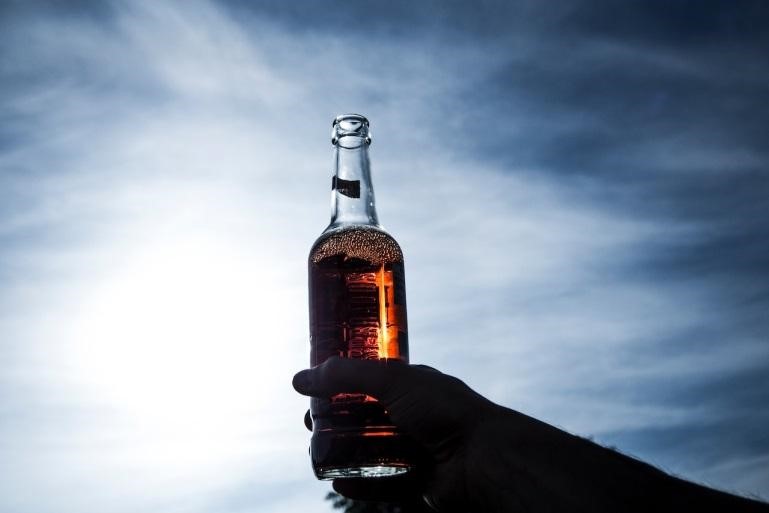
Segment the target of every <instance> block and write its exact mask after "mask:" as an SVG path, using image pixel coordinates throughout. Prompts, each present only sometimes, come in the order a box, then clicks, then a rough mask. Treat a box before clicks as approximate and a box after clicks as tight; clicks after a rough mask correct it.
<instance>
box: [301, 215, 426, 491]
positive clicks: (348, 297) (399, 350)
mask: <svg viewBox="0 0 769 513" xmlns="http://www.w3.org/2000/svg"><path fill="white" fill-rule="evenodd" d="M309 275H310V284H309V285H310V336H311V341H312V344H311V356H310V359H311V363H312V365H313V366H314V365H318V364H320V363H323V361H325V360H326V359H327V358H329V357H330V356H335V355H336V356H341V357H344V358H367V359H399V360H404V361H408V331H407V326H406V293H405V279H404V274H403V255H402V253H401V249H400V247H399V246H398V243H397V242H395V240H394V239H393V238H392V237H391V236H390V235H388V234H387V233H385V232H383V231H381V230H378V229H376V228H371V227H365V226H360V227H346V228H341V229H339V230H336V231H332V232H330V233H326V234H324V235H323V236H321V237H320V238H319V239H318V241H317V242H316V243H315V245H314V246H313V248H312V251H311V252H310V258H309ZM311 412H312V419H313V432H314V434H313V439H312V443H311V451H310V452H311V457H312V463H313V468H314V469H315V471H316V474H317V475H318V477H321V478H328V479H330V478H335V477H356V476H367V475H394V474H398V473H401V472H404V471H406V470H408V468H409V467H410V466H411V462H410V461H409V454H410V451H411V449H410V444H409V441H408V440H404V437H403V436H402V435H401V434H400V433H399V432H398V430H397V429H396V428H395V426H393V425H392V422H391V421H390V419H389V418H388V416H387V413H386V412H385V410H384V408H383V407H382V406H381V405H380V404H379V402H378V401H376V400H375V399H374V398H372V397H369V396H366V395H364V394H340V395H337V396H335V397H333V398H331V399H330V400H325V399H313V400H312V403H311Z"/></svg>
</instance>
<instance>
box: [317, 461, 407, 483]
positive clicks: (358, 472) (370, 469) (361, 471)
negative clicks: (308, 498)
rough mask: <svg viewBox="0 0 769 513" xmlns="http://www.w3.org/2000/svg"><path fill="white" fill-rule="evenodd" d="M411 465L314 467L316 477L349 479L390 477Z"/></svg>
mask: <svg viewBox="0 0 769 513" xmlns="http://www.w3.org/2000/svg"><path fill="white" fill-rule="evenodd" d="M411 468H412V467H411V465H371V466H365V467H338V468H333V467H332V468H322V467H321V468H316V469H315V475H316V476H317V478H318V479H320V480H323V481H326V480H330V479H350V478H356V477H359V478H360V477H364V478H376V477H391V476H399V475H402V474H405V473H407V472H409V471H410V470H411Z"/></svg>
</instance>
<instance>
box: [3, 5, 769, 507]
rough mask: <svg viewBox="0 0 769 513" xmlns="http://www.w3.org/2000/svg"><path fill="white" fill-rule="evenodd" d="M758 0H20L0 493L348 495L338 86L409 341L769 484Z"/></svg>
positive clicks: (544, 412)
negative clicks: (355, 132)
mask: <svg viewBox="0 0 769 513" xmlns="http://www.w3.org/2000/svg"><path fill="white" fill-rule="evenodd" d="M767 21H769V6H767V4H766V3H765V2H760V1H756V2H749V1H735V2H710V1H698V2H688V1H681V0H672V1H668V2H664V3H663V2H636V1H628V2H585V1H577V2H568V3H567V2H559V3H551V2H547V3H545V2H536V1H533V0H530V1H514V2H501V1H498V2H497V1H479V2H472V3H471V2H456V1H442V2H439V1H421V2H400V1H396V2H376V3H375V2H322V3H321V2H311V1H295V2H280V1H265V2H254V3H252V2H240V1H234V0H233V1H220V2H213V1H203V0H192V1H186V2H181V1H178V2H165V3H160V2H150V1H142V0H138V1H133V2H118V1H108V2H88V1H74V2H66V3H61V2H54V1H50V2H23V1H9V0H5V1H4V2H0V476H2V478H1V479H0V510H2V511H13V512H14V513H27V512H30V513H31V512H35V513H46V512H54V511H55V512H57V513H68V512H78V513H90V512H94V513H95V512H100V513H101V512H104V511H110V512H114V513H122V512H137V511H164V512H167V513H177V512H178V513H206V512H213V511H216V512H218V513H241V512H251V511H260V512H262V511H266V512H273V511H275V512H294V511H295V512H300V511H301V512H306V511H319V512H321V511H331V506H330V504H329V503H328V502H325V501H324V499H323V498H324V496H325V494H326V492H327V491H328V490H329V486H328V484H327V483H322V482H317V481H316V480H315V479H314V477H313V475H312V472H311V469H310V465H309V460H308V456H307V446H308V443H309V433H308V432H307V431H306V430H305V428H304V426H303V424H302V417H303V414H304V411H305V409H306V407H307V403H308V401H307V400H306V398H304V397H301V396H298V395H297V394H296V393H295V392H294V391H293V390H292V388H291V386H290V380H291V377H292V375H293V374H294V372H296V371H297V370H299V369H302V368H304V367H305V366H306V365H307V364H308V360H309V345H308V326H307V324H308V319H307V292H306V280H307V277H306V258H307V253H308V251H309V248H310V246H311V244H312V242H313V241H314V240H315V238H316V237H317V236H318V235H319V234H320V232H321V231H322V230H323V229H324V228H325V226H326V225H327V223H328V218H329V187H328V184H329V176H330V175H331V163H332V160H331V158H332V147H331V144H330V130H331V120H332V119H333V117H334V116H336V115H337V114H341V113H347V112H358V113H361V114H364V115H366V116H367V117H368V118H369V119H370V121H371V131H372V134H373V142H372V146H371V159H372V166H373V171H372V172H373V179H374V184H375V188H376V193H377V206H378V212H379V217H380V220H381V222H382V223H383V225H384V226H385V228H387V230H388V231H389V232H390V233H392V234H393V235H394V236H395V237H396V238H397V240H398V241H399V242H400V244H401V246H402V247H403V250H404V254H405V258H406V281H407V295H408V305H409V312H408V315H409V329H410V333H409V340H410V352H411V359H412V361H413V362H416V363H425V364H429V365H432V366H434V367H436V368H438V369H440V370H442V371H444V372H447V373H450V374H453V375H456V376H458V377H460V378H462V379H463V380H464V381H465V382H467V383H468V384H469V385H470V386H472V387H473V388H474V389H476V390H477V391H479V392H480V393H482V394H484V395H486V396H487V397H490V398H491V399H493V400H494V401H496V402H498V403H500V404H503V405H505V406H508V407H510V408H514V409H517V410H519V411H522V412H524V413H527V414H529V415H532V416H535V417H538V418H540V419H542V420H545V421H547V422H550V423H552V424H554V425H556V426H559V427H561V428H563V429H565V430H567V431H569V432H572V433H575V434H578V435H581V436H585V437H591V438H593V439H594V440H596V441H597V442H600V443H602V444H605V445H610V446H613V447H616V448H618V449H619V450H621V451H623V452H625V453H627V454H631V455H634V456H636V457H639V458H641V459H644V460H645V461H648V462H650V463H652V464H654V465H657V466H659V467H661V468H663V469H664V470H666V471H668V472H672V473H675V474H676V475H679V476H682V477H685V478H688V479H692V480H696V481H698V482H701V483H705V484H708V485H710V486H714V487H717V488H719V489H723V490H729V491H732V492H736V493H741V494H745V495H751V496H757V497H763V498H764V499H767V498H769V431H767V429H766V426H767V425H769V316H767V315H766V312H767V309H768V308H769V201H767V198H768V197H769V176H768V175H767V172H768V170H767V167H768V164H769V145H767V139H766V126H767V125H769V119H768V118H769V68H767V67H766V55H767V54H769V32H767V31H766V30H765V26H766V23H767Z"/></svg>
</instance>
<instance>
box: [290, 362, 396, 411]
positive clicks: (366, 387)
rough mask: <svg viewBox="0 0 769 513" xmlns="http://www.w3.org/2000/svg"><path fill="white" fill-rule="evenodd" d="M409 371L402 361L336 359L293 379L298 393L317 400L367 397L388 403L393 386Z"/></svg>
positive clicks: (304, 371) (305, 371) (303, 372)
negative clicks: (350, 396)
mask: <svg viewBox="0 0 769 513" xmlns="http://www.w3.org/2000/svg"><path fill="white" fill-rule="evenodd" d="M408 368H409V366H408V364H406V363H403V362H401V361H400V360H360V359H354V358H339V357H338V356H332V357H331V358H329V359H328V360H326V361H325V362H323V363H322V364H320V365H318V366H316V367H313V368H312V369H307V370H303V371H300V372H298V373H297V374H296V375H295V376H294V379H293V383H292V384H293V385H294V388H295V389H296V391H297V392H299V393H300V394H304V395H310V396H313V397H331V396H334V395H336V394H343V393H349V394H366V395H370V396H372V397H375V398H377V399H379V400H381V401H384V402H387V399H388V398H389V396H390V392H391V391H392V388H393V385H394V384H395V383H397V382H398V381H399V377H400V376H401V375H402V374H403V373H404V372H405V371H406V370H407V369H408Z"/></svg>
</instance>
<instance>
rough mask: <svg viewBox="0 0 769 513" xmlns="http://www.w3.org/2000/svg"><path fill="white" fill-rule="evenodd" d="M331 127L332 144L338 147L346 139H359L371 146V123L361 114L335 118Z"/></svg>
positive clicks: (343, 115)
mask: <svg viewBox="0 0 769 513" xmlns="http://www.w3.org/2000/svg"><path fill="white" fill-rule="evenodd" d="M331 127H332V133H331V144H334V145H336V144H337V143H339V141H340V139H342V138H344V137H358V138H361V139H363V140H364V142H365V143H366V144H367V145H369V144H371V133H370V132H369V121H368V119H367V118H366V116H363V115H361V114H340V115H339V116H336V117H335V118H334V121H333V122H332V123H331ZM342 146H344V147H348V148H354V147H356V146H360V143H359V144H357V145H353V146H347V145H342Z"/></svg>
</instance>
